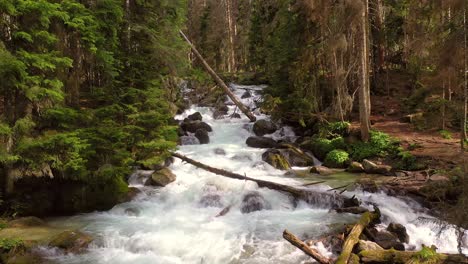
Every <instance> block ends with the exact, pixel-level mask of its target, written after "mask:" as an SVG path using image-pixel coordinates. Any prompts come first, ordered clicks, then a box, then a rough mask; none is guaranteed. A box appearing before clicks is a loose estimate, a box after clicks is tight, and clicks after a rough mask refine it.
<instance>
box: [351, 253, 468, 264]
mask: <svg viewBox="0 0 468 264" xmlns="http://www.w3.org/2000/svg"><path fill="white" fill-rule="evenodd" d="M359 256H360V258H361V262H362V263H395V264H405V263H412V262H410V261H414V263H426V262H427V263H429V260H426V261H424V259H421V257H420V252H417V251H398V250H395V249H388V250H364V251H361V252H360V253H359ZM416 260H419V262H416ZM430 263H433V264H463V263H465V264H467V263H468V258H467V257H466V256H464V255H456V254H436V255H435V256H432V257H431V261H430Z"/></svg>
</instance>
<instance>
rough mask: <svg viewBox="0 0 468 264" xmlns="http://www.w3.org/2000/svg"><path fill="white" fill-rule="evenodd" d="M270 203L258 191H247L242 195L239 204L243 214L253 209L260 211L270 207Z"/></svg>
mask: <svg viewBox="0 0 468 264" xmlns="http://www.w3.org/2000/svg"><path fill="white" fill-rule="evenodd" d="M270 207H271V206H270V204H269V203H268V202H267V201H266V200H265V198H263V196H262V195H261V194H260V193H259V192H255V191H254V192H249V193H247V194H246V195H244V198H243V199H242V204H241V212H242V213H243V214H248V213H252V212H255V211H261V210H265V209H270Z"/></svg>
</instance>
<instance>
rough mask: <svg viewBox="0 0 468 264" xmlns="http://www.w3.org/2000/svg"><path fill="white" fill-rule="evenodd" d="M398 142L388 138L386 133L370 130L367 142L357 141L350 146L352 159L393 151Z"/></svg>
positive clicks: (358, 159)
mask: <svg viewBox="0 0 468 264" xmlns="http://www.w3.org/2000/svg"><path fill="white" fill-rule="evenodd" d="M397 146H398V143H397V142H396V141H394V140H392V139H391V138H390V136H389V135H388V134H385V133H383V132H379V131H371V134H370V140H369V142H357V143H354V144H352V145H351V146H350V148H351V150H350V152H351V157H352V158H353V160H357V161H362V160H363V159H367V158H371V157H376V156H383V155H385V154H387V153H389V152H392V151H394V149H395V148H396V147H397Z"/></svg>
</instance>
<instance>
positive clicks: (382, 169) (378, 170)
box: [362, 159, 393, 176]
mask: <svg viewBox="0 0 468 264" xmlns="http://www.w3.org/2000/svg"><path fill="white" fill-rule="evenodd" d="M362 166H363V167H364V171H365V172H366V173H369V174H381V175H389V176H390V175H393V173H392V167H391V166H388V165H381V164H376V163H374V162H372V161H370V160H367V159H365V160H363V161H362Z"/></svg>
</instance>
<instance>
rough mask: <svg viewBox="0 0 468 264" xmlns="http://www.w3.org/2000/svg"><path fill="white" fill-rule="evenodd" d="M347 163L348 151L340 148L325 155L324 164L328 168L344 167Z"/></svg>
mask: <svg viewBox="0 0 468 264" xmlns="http://www.w3.org/2000/svg"><path fill="white" fill-rule="evenodd" d="M348 164H349V154H348V152H346V151H344V150H340V149H336V150H333V151H331V152H329V153H328V154H327V156H326V157H325V161H324V165H325V166H327V167H330V168H346V166H347V165H348Z"/></svg>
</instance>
